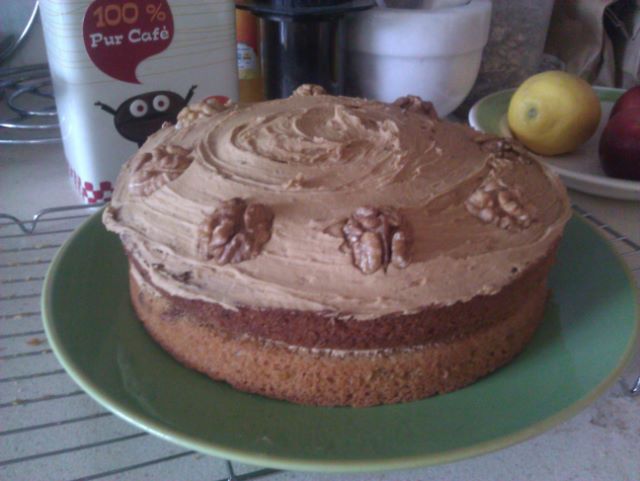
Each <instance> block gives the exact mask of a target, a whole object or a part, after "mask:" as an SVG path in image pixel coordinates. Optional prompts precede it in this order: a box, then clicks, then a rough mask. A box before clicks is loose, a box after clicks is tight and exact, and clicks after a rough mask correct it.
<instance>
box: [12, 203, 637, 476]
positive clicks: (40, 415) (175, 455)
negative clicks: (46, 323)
mask: <svg viewBox="0 0 640 481" xmlns="http://www.w3.org/2000/svg"><path fill="white" fill-rule="evenodd" d="M97 207H99V206H85V205H82V206H65V207H62V208H50V209H46V210H44V211H42V212H39V213H38V214H36V215H35V216H34V217H33V218H32V219H29V220H19V219H17V218H15V217H13V216H10V215H6V214H0V326H1V328H0V419H2V421H1V422H0V478H1V479H7V480H29V481H34V480H39V479H46V480H52V479H64V480H67V481H80V480H83V481H89V480H95V479H108V480H118V481H128V480H139V479H143V478H144V479H158V480H173V479H175V480H177V479H185V477H187V476H188V477H189V479H198V480H218V481H240V480H249V479H257V478H261V477H265V476H274V477H275V478H277V479H280V480H283V481H284V480H285V479H287V480H293V479H301V478H299V477H298V476H301V477H304V476H306V475H302V474H299V475H297V474H295V473H287V472H282V471H277V470H273V469H257V470H256V469H255V468H253V467H250V466H246V465H243V464H240V463H233V464H232V463H231V462H229V461H225V460H221V459H217V458H213V457H210V456H204V455H202V454H199V453H197V452H195V451H192V450H185V449H184V448H181V447H179V446H176V445H174V444H172V443H169V442H165V441H164V440H162V439H160V438H158V437H156V436H150V435H149V434H148V433H146V432H143V431H141V430H140V429H138V428H136V427H134V426H132V425H130V424H128V423H126V422H124V421H123V420H121V419H119V418H118V417H117V416H114V415H113V414H112V413H111V412H109V411H107V410H105V409H104V408H102V407H101V406H100V405H98V404H97V403H96V402H94V401H93V400H92V399H91V398H90V397H89V396H88V395H87V394H85V392H84V391H82V390H80V389H78V387H77V385H75V384H74V382H73V381H72V380H71V378H70V377H69V376H67V375H66V373H65V371H64V370H63V369H62V368H61V366H60V365H59V364H58V362H57V360H56V358H55V357H54V355H53V353H52V351H51V349H50V347H49V345H48V343H47V339H46V336H45V332H44V330H43V327H42V322H41V313H40V306H39V299H40V292H41V289H42V283H43V281H44V275H45V272H46V269H47V267H48V265H49V263H50V261H51V259H52V257H53V255H54V254H55V253H56V251H57V250H58V248H59V247H60V246H61V245H62V243H63V242H64V241H65V240H66V239H67V238H68V237H69V235H70V234H71V232H73V231H74V229H75V228H76V227H77V226H78V225H79V224H80V223H81V222H82V221H84V220H85V219H86V218H87V217H89V215H90V214H87V213H86V210H87V209H88V210H93V209H95V208H97ZM574 210H575V212H577V213H578V214H579V215H581V216H582V217H584V218H586V219H588V220H589V221H590V222H592V223H593V224H594V225H596V226H597V227H598V228H599V229H600V230H601V231H602V232H604V233H605V235H606V237H607V238H609V240H611V242H612V243H613V245H614V246H615V248H616V249H617V250H618V252H619V253H620V254H621V255H622V256H623V258H624V259H625V261H626V262H627V263H628V265H629V266H630V268H631V270H632V272H633V274H634V276H635V279H636V282H638V284H640V245H638V244H637V243H636V242H634V241H632V240H631V239H628V238H627V237H625V236H624V235H621V234H620V233H619V232H617V231H616V230H615V229H612V228H611V227H609V226H608V225H606V224H605V223H604V222H601V221H600V220H598V219H596V218H595V217H593V216H592V215H591V214H590V213H589V212H587V211H585V210H584V209H582V208H580V207H579V206H574ZM631 384H634V385H633V386H631V385H626V386H625V387H624V391H625V392H626V396H636V395H638V394H640V377H639V378H638V379H637V381H635V383H631ZM620 395H621V396H625V394H624V392H623V393H622V394H620ZM79 469H80V470H82V469H84V470H86V472H80V471H79ZM304 479H307V478H306V477H305V478H304ZM385 479H386V478H385Z"/></svg>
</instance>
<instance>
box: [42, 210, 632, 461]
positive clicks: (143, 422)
mask: <svg viewBox="0 0 640 481" xmlns="http://www.w3.org/2000/svg"><path fill="white" fill-rule="evenodd" d="M103 210H104V208H103V209H101V210H99V211H98V212H96V213H94V214H92V215H91V216H90V217H89V218H88V219H86V220H85V221H83V222H82V224H80V225H79V226H78V227H77V228H76V229H75V230H74V232H73V233H72V234H71V235H70V236H69V237H68V238H67V239H66V240H65V242H64V243H63V245H62V246H61V247H60V248H59V250H58V251H57V252H56V254H55V256H54V258H53V260H52V261H51V263H50V264H49V267H48V268H47V272H46V275H45V280H44V283H43V288H42V295H41V297H40V307H41V312H42V322H43V325H44V330H45V333H46V336H47V339H48V341H49V344H50V346H51V348H52V350H53V352H54V354H55V356H56V358H57V360H58V362H60V364H61V365H62V367H63V368H64V370H65V371H66V373H67V374H68V375H69V376H70V377H71V378H72V380H73V381H74V382H75V383H76V384H78V385H79V386H80V387H81V388H82V390H83V391H85V393H86V394H87V395H89V397H90V398H92V399H93V400H94V401H96V402H97V403H98V404H100V405H101V406H102V407H104V408H106V409H107V410H108V411H111V412H112V413H114V414H115V415H117V416H118V417H120V418H122V419H124V420H125V421H127V422H129V423H131V424H133V425H134V426H136V427H138V428H139V429H142V430H143V431H146V432H149V433H151V434H154V435H156V436H158V437H160V438H161V439H163V440H165V441H169V442H172V443H173V444H176V445H178V446H181V447H183V448H186V449H192V450H195V451H197V452H200V453H203V454H206V455H210V456H214V457H216V458H218V459H223V460H231V461H237V462H241V463H246V464H250V465H254V466H260V467H266V468H275V469H281V470H295V471H305V472H324V473H356V472H360V473H366V472H380V471H391V470H399V469H411V468H419V467H427V466H434V465H439V464H447V463H451V462H454V461H458V460H462V459H469V458H473V457H477V456H480V455H484V454H488V453H491V452H494V451H498V450H500V449H504V448H507V447H509V446H513V445H515V444H519V443H521V442H524V441H526V440H528V439H530V438H532V437H534V436H537V435H540V434H542V433H544V432H546V431H548V430H549V429H550V428H552V427H554V426H556V425H558V424H560V423H561V422H563V421H566V420H568V419H570V418H572V417H574V416H576V415H577V414H578V413H580V412H581V411H582V410H583V409H585V408H586V407H587V406H588V405H590V404H591V403H592V402H594V401H595V400H596V399H597V398H598V397H600V396H601V395H602V394H603V393H604V392H605V391H606V389H608V388H609V387H610V386H611V385H612V384H613V383H614V382H615V381H616V380H617V379H618V378H619V377H620V375H621V374H622V372H623V371H624V369H625V368H626V367H627V365H628V364H629V362H630V360H631V358H632V356H633V355H634V354H635V352H636V349H640V346H638V340H639V338H640V287H639V286H638V285H636V283H635V279H634V277H633V274H632V272H631V269H630V268H629V266H627V264H626V262H625V261H624V259H623V258H622V256H621V254H619V253H618V252H617V251H616V250H615V248H614V247H613V245H612V243H611V242H610V241H609V239H607V237H606V236H605V235H604V234H603V233H601V232H600V231H599V230H598V229H597V228H596V227H594V226H592V225H591V224H590V223H589V222H588V221H587V220H586V219H584V218H582V216H580V215H579V214H577V213H575V212H574V213H573V215H572V219H577V220H578V221H579V222H582V223H583V224H584V225H586V226H587V227H588V228H589V230H590V231H591V232H592V233H596V234H597V235H598V236H599V237H600V239H601V240H604V241H605V242H606V243H607V246H608V248H609V250H610V251H611V252H612V253H613V254H614V256H615V259H616V262H617V263H618V265H619V266H620V267H621V268H622V270H623V272H624V275H625V278H626V281H627V283H628V284H629V285H630V286H631V291H632V295H633V297H634V298H635V306H634V307H635V316H634V317H635V319H634V321H635V322H634V324H633V330H632V335H631V336H630V337H629V340H628V341H627V344H626V346H625V349H624V351H623V353H622V355H621V356H620V358H619V361H618V363H617V365H616V367H615V368H614V369H612V370H611V372H609V374H608V375H607V376H606V377H604V378H603V379H602V381H601V382H600V383H599V384H598V385H596V386H595V387H593V388H592V389H591V390H590V391H589V392H588V393H587V394H586V395H585V396H584V397H582V398H580V399H579V400H577V401H575V402H574V403H573V404H570V405H569V406H566V407H565V408H564V409H561V410H559V411H557V412H556V413H554V414H553V415H551V416H549V417H547V418H545V419H543V420H542V421H539V422H537V423H534V424H531V425H530V426H527V427H526V428H524V429H521V430H518V431H515V432H512V433H509V434H507V435H504V436H499V437H496V438H492V439H490V440H486V441H484V442H480V443H477V444H474V445H472V446H469V447H465V448H458V449H452V450H449V451H446V452H444V453H437V454H429V455H412V456H398V457H395V458H390V459H385V460H379V459H376V458H374V459H360V460H357V461H331V460H321V461H318V460H307V459H297V458H291V457H287V456H282V455H264V454H260V453H257V452H247V451H245V450H239V449H236V448H229V447H225V446H223V445H220V444H216V443H215V442H211V441H209V442H208V443H203V442H202V441H200V440H198V439H195V438H194V437H193V436H190V435H188V434H184V433H182V432H179V431H178V430H176V429H174V428H172V427H171V426H168V425H166V424H162V423H160V422H158V421H156V420H154V419H152V418H151V417H150V416H148V415H146V414H144V413H140V412H131V410H130V409H128V408H126V407H123V406H122V403H120V402H119V401H118V399H116V398H114V397H113V396H110V394H109V393H108V392H107V391H105V390H104V389H103V388H102V387H100V386H99V385H97V384H95V383H94V382H93V381H92V380H91V379H90V378H89V376H87V375H86V374H85V373H83V372H82V369H81V367H80V366H77V365H76V363H74V361H73V359H72V358H71V356H69V355H68V353H67V352H66V351H65V348H64V343H63V342H62V340H61V338H60V336H59V334H58V332H57V330H56V328H55V321H54V320H53V317H55V316H54V315H53V313H52V312H51V311H52V307H51V303H52V286H53V284H54V283H55V282H56V280H55V271H56V270H57V269H58V266H59V265H60V264H61V263H62V262H63V259H64V257H65V255H66V253H67V252H68V250H69V249H70V248H71V245H72V243H73V242H74V241H75V240H76V239H77V238H78V237H79V236H81V235H82V233H83V232H85V231H86V230H87V229H88V228H90V225H91V224H92V223H94V222H99V224H100V227H102V228H103V229H104V226H103V225H102V223H101V220H99V219H98V218H99V217H101V216H102V212H103ZM105 232H106V230H105ZM364 409H375V407H373V408H364Z"/></svg>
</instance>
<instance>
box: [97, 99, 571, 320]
mask: <svg viewBox="0 0 640 481" xmlns="http://www.w3.org/2000/svg"><path fill="white" fill-rule="evenodd" d="M319 93H321V92H318V91H316V90H314V89H309V88H307V90H306V91H305V90H302V91H300V92H298V94H297V95H294V96H292V97H290V98H287V99H283V100H275V101H270V102H263V103H259V104H253V105H249V106H237V105H227V106H222V105H220V104H215V103H209V104H208V105H207V104H200V105H196V106H192V107H189V108H188V111H185V112H183V113H182V114H181V116H179V118H178V119H179V121H178V123H177V124H176V126H171V125H167V126H165V127H163V128H162V129H161V130H160V131H158V132H157V133H156V134H154V135H153V136H151V137H150V138H149V139H148V141H147V142H146V143H145V144H144V146H143V147H142V148H141V149H140V151H139V152H138V153H137V154H136V155H135V156H134V157H133V158H132V159H131V160H130V161H129V162H128V163H127V164H126V165H125V166H124V167H123V169H122V172H121V174H120V177H119V179H118V182H117V186H116V189H115V194H114V197H113V200H112V202H111V206H110V207H109V208H108V209H107V210H106V211H105V215H104V222H105V224H106V226H107V228H108V229H109V230H112V231H115V232H117V233H119V234H120V236H121V238H122V240H123V242H124V245H125V247H126V249H127V251H128V252H129V254H130V255H131V256H132V257H133V258H134V259H135V261H136V262H137V263H138V264H139V265H141V266H142V267H143V268H144V269H145V270H147V271H148V274H149V276H150V279H151V281H152V282H153V283H154V284H155V285H156V286H158V287H159V288H161V289H162V290H164V291H166V292H167V293H169V294H171V295H177V296H181V297H185V298H189V299H200V300H205V301H210V302H215V303H218V304H221V305H222V306H225V307H227V308H229V309H236V308H237V307H239V306H246V307H253V308H258V309H271V308H278V309H293V310H310V311H315V312H318V313H325V314H326V315H329V316H340V317H350V318H353V319H369V318H375V317H378V316H382V315H385V314H391V313H413V312H417V311H419V310H421V309H423V308H425V307H427V306H431V305H450V304H453V303H455V302H458V301H465V300H469V299H471V298H473V297H474V296H476V295H478V294H492V293H495V292H498V291H499V290H500V289H501V288H502V287H503V286H505V285H506V284H508V283H510V282H511V281H512V280H513V279H514V278H515V277H517V276H518V275H519V274H520V273H521V272H522V271H523V270H524V269H525V268H526V267H527V266H528V265H530V264H532V263H533V262H535V261H536V260H538V259H540V258H541V257H542V256H544V255H545V254H546V253H547V252H548V251H549V250H550V248H551V247H552V246H553V245H554V243H555V242H556V241H557V240H558V239H559V237H560V236H561V234H562V230H563V228H564V225H565V223H566V222H567V220H568V218H569V216H570V208H569V203H568V198H567V195H566V192H565V189H564V187H563V186H562V185H561V183H560V182H559V180H558V179H557V177H556V176H555V175H554V174H552V173H550V172H549V171H548V170H547V169H545V168H543V167H542V166H541V165H540V164H539V163H537V162H536V161H535V160H533V159H532V158H530V157H529V156H527V155H526V153H524V152H522V151H520V150H519V149H518V148H516V147H513V146H512V145H511V144H510V143H507V142H504V141H500V140H496V139H493V138H490V137H487V136H485V135H483V134H480V133H478V132H476V131H474V130H473V129H471V128H469V127H466V126H463V125H459V124H454V123H450V122H446V121H442V120H439V119H438V118H437V117H436V116H435V115H433V113H432V112H430V110H429V109H428V108H426V107H428V106H427V105H426V104H420V103H419V102H418V101H417V100H416V99H411V101H405V102H399V103H398V104H397V105H396V104H394V105H390V104H385V103H380V102H374V101H368V100H363V99H357V98H349V97H333V96H329V95H322V94H320V95H319ZM234 198H240V199H243V200H245V201H246V202H249V203H255V204H261V205H263V206H266V207H267V208H268V209H269V210H270V212H271V213H272V214H273V216H272V219H273V220H272V224H271V227H270V228H271V233H270V237H269V239H268V241H267V242H266V243H264V245H262V247H261V250H260V252H259V254H257V255H253V256H251V257H250V258H247V259H245V260H243V261H242V262H235V263H234V262H229V263H226V264H220V263H218V262H216V261H215V259H212V258H207V257H206V256H204V257H203V255H202V251H201V248H200V247H199V246H201V245H202V242H203V239H202V236H203V230H202V226H203V225H206V223H207V219H209V218H211V216H212V213H214V212H216V209H219V206H220V205H221V203H222V202H225V201H228V200H230V199H234ZM362 206H371V207H380V208H381V207H390V208H392V209H394V210H395V211H396V212H397V213H399V214H400V215H401V216H402V219H403V222H404V223H405V224H406V225H408V226H409V227H410V232H411V253H410V254H411V255H410V261H409V262H408V265H406V266H401V267H400V266H396V265H393V264H389V265H388V267H387V268H386V269H378V270H376V271H375V272H373V273H370V274H368V275H365V274H364V273H363V272H362V271H361V270H360V269H359V268H358V267H357V266H355V265H354V254H353V252H351V251H349V249H345V239H344V238H343V236H342V235H341V232H340V229H337V231H336V229H335V226H336V225H338V226H340V225H344V222H346V220H347V219H349V218H351V217H352V215H353V213H354V211H356V209H358V208H359V207H362ZM214 227H215V226H214ZM263 240H264V239H263Z"/></svg>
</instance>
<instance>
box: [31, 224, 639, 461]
mask: <svg viewBox="0 0 640 481" xmlns="http://www.w3.org/2000/svg"><path fill="white" fill-rule="evenodd" d="M630 279H631V278H630V276H629V274H628V272H627V271H626V270H625V267H623V263H622V261H621V260H620V259H618V257H617V256H616V254H615V253H614V252H613V251H612V249H611V247H610V246H609V244H608V242H607V241H605V240H604V239H603V238H602V237H600V235H599V234H597V233H596V232H595V231H594V230H593V229H592V228H591V227H590V226H589V225H587V224H586V223H585V222H584V221H581V220H578V219H576V218H574V219H573V220H572V221H571V222H570V223H569V226H568V229H567V232H566V235H565V238H564V240H563V242H562V246H561V249H560V253H559V259H558V263H557V265H556V267H555V269H554V271H553V275H552V277H551V285H552V288H553V298H552V300H551V301H550V303H549V306H548V309H547V312H546V314H545V319H544V322H543V324H542V327H541V328H540V330H539V331H538V333H537V334H536V336H535V338H534V340H533V342H532V343H531V344H530V346H529V347H528V348H527V349H526V350H525V352H524V353H523V354H521V355H520V356H519V357H518V358H517V359H516V360H515V361H514V362H513V363H511V364H509V365H508V366H506V367H505V368H502V369H500V370H499V371H498V372H496V373H494V374H493V375H491V376H489V377H487V378H485V379H483V380H481V381H479V382H477V383H476V384H474V385H472V386H470V387H468V388H465V389H462V390H459V391H457V392H454V393H451V394H447V395H443V396H437V397H433V398H430V399H425V400H423V401H418V402H412V403H407V404H399V405H392V406H381V407H374V408H365V409H353V408H314V407H306V406H298V405H295V404H290V403H287V402H283V401H275V400H271V399H267V398H263V397H260V396H256V395H251V394H245V393H242V392H239V391H236V390H234V389H232V388H231V387H229V386H228V385H226V384H224V383H219V382H214V381H211V380H209V379H208V378H206V377H204V376H202V375H200V374H197V373H196V372H193V371H190V370H188V369H186V368H184V367H182V366H181V365H180V364H178V363H177V362H175V361H174V360H173V359H172V358H171V357H170V356H169V355H167V354H165V352H164V351H162V350H161V349H160V348H159V347H158V346H157V345H156V344H155V343H154V342H153V341H152V340H151V339H150V338H149V337H148V336H147V334H146V332H145V331H144V330H143V328H142V327H141V325H140V323H139V322H138V320H137V319H136V316H135V314H134V312H133V310H132V307H131V304H130V302H129V294H128V291H127V261H126V258H125V256H124V254H123V251H122V248H121V247H120V242H119V241H118V239H117V238H116V236H115V235H112V234H110V233H108V232H107V231H105V229H104V228H103V227H102V224H101V222H100V217H99V215H96V216H94V217H92V218H91V219H89V220H88V221H87V222H86V223H85V224H84V225H82V226H81V227H80V228H79V229H78V230H77V231H76V232H75V234H74V235H73V236H72V237H71V238H70V239H69V240H68V241H67V243H66V244H65V245H64V246H63V247H62V248H61V249H60V252H59V253H58V255H57V256H56V258H55V259H54V261H53V263H52V264H51V267H50V269H49V272H48V274H47V278H46V281H45V286H44V292H43V296H42V310H43V313H44V323H45V328H46V331H47V335H48V337H49V340H50V342H51V345H52V346H53V349H54V351H55V353H56V355H57V356H58V358H59V359H60V362H61V363H62V365H63V366H64V367H65V368H66V370H67V371H68V372H69V374H70V375H71V377H72V378H73V379H74V380H75V381H76V382H77V383H78V384H79V385H80V386H81V387H82V388H83V389H85V390H86V391H87V392H88V393H89V394H90V395H91V396H92V397H93V398H94V399H96V400H97V401H98V402H99V403H101V404H103V405H104V406H106V407H107V408H108V409H110V410H112V411H113V412H115V413H116V414H118V415H119V416H121V417H122V418H124V419H126V420H127V421H130V422H132V423H133V424H135V425H137V426H139V427H141V428H143V429H146V430H148V431H150V432H152V433H154V434H157V435H158V436H161V437H162V438H164V439H167V440H170V441H173V442H175V443H178V444H181V445H183V446H186V447H188V448H192V449H195V450H198V451H201V452H203V453H207V454H211V455H214V456H219V457H224V458H228V459H233V460H238V461H242V462H247V463H250V464H256V465H262V466H270V467H277V468H284V469H295V470H316V471H372V470H384V469H398V468H406V467H416V466H423V465H429V464H436V463H445V462H449V461H453V460H456V459H461V458H466V457H469V456H474V455H478V454H482V453H486V452H489V451H493V450H496V449H499V448H503V447H505V446H508V445H510V444H513V443H516V442H518V441H522V440H524V439H527V438H529V437H531V436H534V435H536V434H539V433H541V432H543V431H544V430H546V429H548V428H550V427H551V426H553V425H555V424H557V423H559V422H560V421H562V420H564V419H567V418H569V417H570V416H573V415H574V414H576V413H577V412H578V411H580V410H581V409H582V408H584V407H585V406H586V405H587V404H588V403H590V402H591V401H593V400H594V399H595V398H596V397H597V396H598V395H599V394H601V393H602V392H603V391H604V390H605V388H606V387H607V386H608V385H610V384H611V383H612V382H613V381H614V380H615V379H616V378H617V377H618V376H619V374H620V372H621V370H622V368H623V365H624V364H625V362H626V361H627V360H628V358H629V357H630V355H631V351H632V347H633V345H634V342H635V339H636V336H637V334H638V317H637V306H636V299H635V291H634V287H633V283H632V281H631V280H630Z"/></svg>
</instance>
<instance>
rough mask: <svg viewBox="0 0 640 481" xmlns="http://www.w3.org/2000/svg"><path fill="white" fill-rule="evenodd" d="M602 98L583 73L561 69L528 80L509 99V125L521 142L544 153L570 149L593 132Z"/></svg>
mask: <svg viewBox="0 0 640 481" xmlns="http://www.w3.org/2000/svg"><path fill="white" fill-rule="evenodd" d="M600 115H601V109H600V100H598V97H597V96H596V93H595V92H594V91H593V89H592V88H591V86H590V85H589V84H588V83H587V82H585V81H584V80H582V79H581V78H580V77H577V76H575V75H571V74H568V73H566V72H560V71H555V70H554V71H549V72H543V73H539V74H537V75H534V76H533V77H530V78H528V79H527V80H525V81H524V82H523V83H522V85H520V87H518V89H517V90H516V91H515V93H514V94H513V97H511V102H510V103H509V112H508V116H507V119H508V122H509V128H510V129H511V131H512V132H513V134H514V135H515V136H516V138H517V139H518V140H520V142H522V143H523V144H524V145H526V146H527V147H528V148H529V149H531V150H532V151H534V152H536V153H538V154H542V155H558V154H564V153H566V152H571V151H573V150H575V149H577V148H578V147H579V146H580V145H582V144H583V143H584V142H586V141H587V140H588V139H589V137H591V136H592V135H593V133H594V132H595V131H596V129H597V127H598V123H599V122H600Z"/></svg>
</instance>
